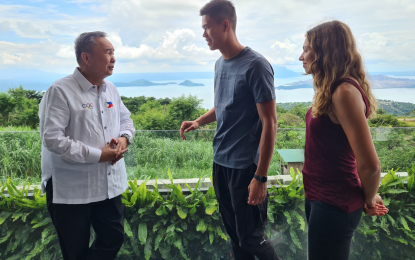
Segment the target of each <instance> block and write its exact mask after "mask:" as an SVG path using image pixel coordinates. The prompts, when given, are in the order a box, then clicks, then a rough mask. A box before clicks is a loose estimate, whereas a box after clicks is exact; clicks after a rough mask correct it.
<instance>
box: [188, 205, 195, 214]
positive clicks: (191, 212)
mask: <svg viewBox="0 0 415 260" xmlns="http://www.w3.org/2000/svg"><path fill="white" fill-rule="evenodd" d="M196 211H197V208H196V206H194V207H193V208H192V209H191V210H190V212H189V213H190V216H193V214H195V213H196Z"/></svg>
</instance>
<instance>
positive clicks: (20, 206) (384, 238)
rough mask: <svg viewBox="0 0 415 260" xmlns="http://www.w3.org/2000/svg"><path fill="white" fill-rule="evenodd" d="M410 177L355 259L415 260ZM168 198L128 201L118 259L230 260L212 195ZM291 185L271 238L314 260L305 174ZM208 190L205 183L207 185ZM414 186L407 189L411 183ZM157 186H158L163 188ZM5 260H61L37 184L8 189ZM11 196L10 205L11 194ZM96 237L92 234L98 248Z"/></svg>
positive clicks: (133, 190) (385, 192) (143, 194)
mask: <svg viewBox="0 0 415 260" xmlns="http://www.w3.org/2000/svg"><path fill="white" fill-rule="evenodd" d="M407 171H408V176H407V177H399V176H397V175H396V171H394V170H391V171H389V172H388V174H387V175H386V176H385V177H384V179H383V180H382V183H381V185H380V187H379V193H380V195H381V196H382V197H383V199H384V202H385V205H386V206H387V207H388V208H389V209H390V211H389V214H387V215H386V216H384V217H370V216H367V215H364V216H363V218H362V221H361V223H360V225H359V227H358V230H357V231H356V235H355V237H354V239H353V245H352V252H351V258H350V259H368V260H371V259H373V260H374V259H399V260H406V259H415V217H414V213H415V196H414V195H415V186H414V178H415V177H414V176H415V175H414V173H415V166H412V169H407ZM169 177H170V181H171V184H167V187H168V188H169V189H171V192H169V194H168V195H166V196H162V195H161V194H160V193H159V191H158V189H157V184H156V185H155V186H154V188H153V190H148V189H147V187H146V182H147V181H148V179H147V180H146V181H145V182H144V183H142V184H141V185H139V186H137V180H135V181H129V187H130V189H127V190H126V191H125V192H124V193H123V194H122V197H123V198H122V201H123V203H124V204H125V206H126V212H125V220H124V229H125V236H126V239H125V242H124V245H123V247H122V248H121V250H120V252H119V254H118V256H117V259H147V260H148V259H192V260H199V259H200V260H202V259H229V258H230V252H231V246H230V239H229V237H228V236H227V234H226V232H225V229H224V227H223V225H222V221H221V218H220V214H219V211H218V203H217V201H216V197H215V193H214V190H213V188H212V187H210V188H209V190H208V191H207V192H206V193H203V192H201V191H200V187H199V185H196V186H195V188H194V189H191V188H190V186H188V185H187V184H186V185H187V187H188V188H189V190H190V194H189V195H185V194H184V193H183V192H182V189H181V186H180V185H177V186H175V185H173V178H172V177H171V174H170V173H169ZM291 177H292V178H293V181H292V182H291V183H290V184H289V185H281V184H280V185H279V187H276V186H273V187H272V188H270V189H269V206H268V220H269V224H268V226H267V230H266V232H267V234H268V235H269V236H270V237H271V240H272V241H273V243H274V245H275V248H276V250H277V252H278V254H279V255H280V257H281V258H282V259H284V260H291V259H292V260H294V259H295V260H298V259H304V260H305V259H307V225H306V220H305V214H304V188H303V185H302V176H301V173H300V172H297V173H295V172H294V171H293V170H292V169H291ZM199 182H200V180H199ZM405 182H406V183H407V185H404V183H405ZM156 183H157V180H156ZM0 187H1V192H0V196H1V199H0V259H7V260H12V259H27V260H29V259H47V260H50V259H61V258H62V257H61V253H60V248H59V243H58V240H57V235H56V232H55V229H54V227H53V225H52V222H51V219H50V217H49V213H48V212H47V210H46V196H42V192H41V191H40V190H39V189H35V191H34V194H33V196H28V191H29V187H30V184H29V183H26V185H24V186H23V187H22V188H21V189H17V188H16V186H15V185H14V184H13V181H12V180H11V179H9V180H8V181H7V182H6V183H5V184H4V185H0ZM6 188H7V191H8V193H9V197H6V196H5V195H4V194H3V192H4V190H5V189H6ZM93 237H94V232H91V240H92V239H93Z"/></svg>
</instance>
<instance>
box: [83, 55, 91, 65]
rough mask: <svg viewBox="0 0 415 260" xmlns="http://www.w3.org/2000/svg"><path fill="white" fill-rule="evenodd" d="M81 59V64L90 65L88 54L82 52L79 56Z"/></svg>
mask: <svg viewBox="0 0 415 260" xmlns="http://www.w3.org/2000/svg"><path fill="white" fill-rule="evenodd" d="M81 58H82V60H83V62H84V63H85V64H86V65H88V66H89V65H90V63H91V55H90V54H89V53H87V52H83V53H82V54H81Z"/></svg>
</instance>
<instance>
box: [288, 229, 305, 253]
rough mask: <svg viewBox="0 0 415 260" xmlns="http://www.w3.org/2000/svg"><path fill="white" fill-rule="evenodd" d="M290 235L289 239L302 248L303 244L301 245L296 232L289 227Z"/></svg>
mask: <svg viewBox="0 0 415 260" xmlns="http://www.w3.org/2000/svg"><path fill="white" fill-rule="evenodd" d="M290 236H291V239H292V241H293V243H294V244H295V245H296V246H297V247H298V248H300V249H301V250H303V246H302V245H301V242H300V239H298V236H297V234H296V233H295V231H294V230H293V229H291V228H290Z"/></svg>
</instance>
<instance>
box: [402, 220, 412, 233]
mask: <svg viewBox="0 0 415 260" xmlns="http://www.w3.org/2000/svg"><path fill="white" fill-rule="evenodd" d="M400 219H401V224H402V226H403V227H404V228H405V229H406V230H408V231H411V229H410V228H409V226H408V222H406V220H405V218H403V217H402V216H401V217H400Z"/></svg>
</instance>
